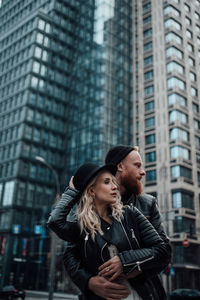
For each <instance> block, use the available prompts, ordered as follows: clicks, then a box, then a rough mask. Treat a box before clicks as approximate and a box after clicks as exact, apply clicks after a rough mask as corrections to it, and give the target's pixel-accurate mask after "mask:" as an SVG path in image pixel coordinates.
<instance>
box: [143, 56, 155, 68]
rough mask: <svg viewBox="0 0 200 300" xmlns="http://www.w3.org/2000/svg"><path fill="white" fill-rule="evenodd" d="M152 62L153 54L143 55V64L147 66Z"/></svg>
mask: <svg viewBox="0 0 200 300" xmlns="http://www.w3.org/2000/svg"><path fill="white" fill-rule="evenodd" d="M152 63H153V56H152V55H151V56H148V57H145V59H144V65H145V66H147V65H149V64H152Z"/></svg>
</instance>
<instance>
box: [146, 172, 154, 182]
mask: <svg viewBox="0 0 200 300" xmlns="http://www.w3.org/2000/svg"><path fill="white" fill-rule="evenodd" d="M145 178H146V182H149V181H156V179H157V176H156V170H149V171H146V176H145Z"/></svg>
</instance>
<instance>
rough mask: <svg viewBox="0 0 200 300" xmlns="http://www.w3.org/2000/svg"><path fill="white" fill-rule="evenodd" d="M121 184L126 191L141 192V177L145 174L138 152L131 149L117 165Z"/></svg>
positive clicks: (138, 193) (137, 193)
mask: <svg viewBox="0 0 200 300" xmlns="http://www.w3.org/2000/svg"><path fill="white" fill-rule="evenodd" d="M118 171H119V174H120V182H121V185H122V186H123V187H124V188H125V190H126V191H127V192H131V193H134V194H136V195H140V194H141V193H142V188H143V187H142V182H141V179H142V177H143V176H144V175H145V171H144V169H143V165H142V160H141V157H140V154H139V153H138V152H137V151H135V150H133V151H131V152H130V153H129V154H128V155H127V156H126V157H125V158H124V159H123V160H122V161H121V162H120V163H119V165H118Z"/></svg>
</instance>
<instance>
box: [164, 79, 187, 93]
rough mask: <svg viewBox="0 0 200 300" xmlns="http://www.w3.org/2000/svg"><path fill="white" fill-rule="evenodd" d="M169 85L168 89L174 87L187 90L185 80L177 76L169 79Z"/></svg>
mask: <svg viewBox="0 0 200 300" xmlns="http://www.w3.org/2000/svg"><path fill="white" fill-rule="evenodd" d="M167 87H168V89H172V88H175V87H176V88H179V89H181V90H185V88H186V84H185V82H184V81H183V80H181V79H179V78H177V77H175V76H174V77H171V78H169V79H168V80H167Z"/></svg>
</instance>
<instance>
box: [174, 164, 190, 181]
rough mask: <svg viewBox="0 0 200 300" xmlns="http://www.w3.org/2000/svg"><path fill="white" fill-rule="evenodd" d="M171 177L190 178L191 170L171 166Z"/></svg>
mask: <svg viewBox="0 0 200 300" xmlns="http://www.w3.org/2000/svg"><path fill="white" fill-rule="evenodd" d="M171 177H172V178H178V177H185V178H187V179H192V171H191V169H189V168H186V167H183V166H173V167H171Z"/></svg>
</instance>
